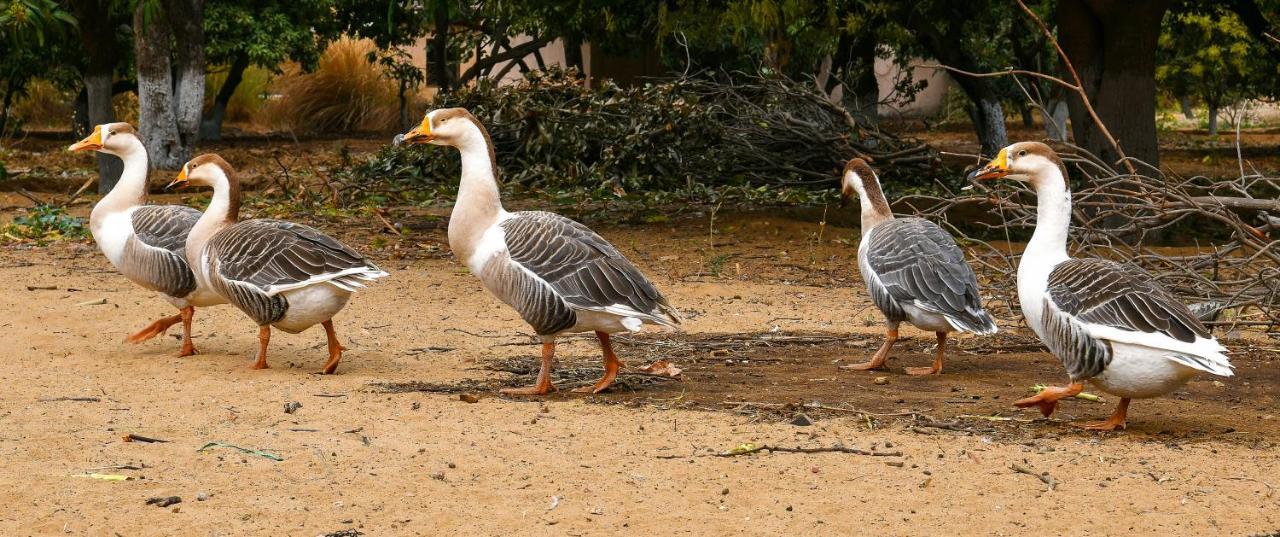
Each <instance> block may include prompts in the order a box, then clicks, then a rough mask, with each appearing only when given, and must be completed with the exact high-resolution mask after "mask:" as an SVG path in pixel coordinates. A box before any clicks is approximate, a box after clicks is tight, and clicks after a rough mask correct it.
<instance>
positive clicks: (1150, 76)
mask: <svg viewBox="0 0 1280 537" xmlns="http://www.w3.org/2000/svg"><path fill="white" fill-rule="evenodd" d="M1168 7H1169V2H1168V0H1150V1H1147V2H1129V1H1126V0H1061V2H1059V4H1058V16H1057V19H1058V36H1059V41H1060V42H1061V45H1062V48H1063V50H1064V51H1065V52H1066V54H1067V57H1068V58H1070V59H1071V63H1072V65H1073V66H1075V69H1076V72H1077V73H1078V74H1079V75H1080V80H1081V83H1082V84H1083V86H1084V90H1085V94H1086V95H1088V97H1089V99H1090V101H1091V102H1092V103H1093V107H1094V110H1096V111H1097V113H1098V117H1099V118H1100V119H1101V120H1102V122H1103V124H1105V125H1106V126H1107V128H1108V129H1109V130H1110V131H1111V134H1112V136H1114V137H1115V139H1116V140H1117V141H1118V142H1119V143H1120V144H1121V146H1122V147H1123V148H1124V152H1125V154H1127V155H1128V156H1129V157H1133V158H1137V159H1140V160H1142V161H1144V162H1146V163H1148V164H1150V165H1152V166H1159V165H1160V154H1159V145H1158V143H1157V139H1156V83H1155V66H1156V39H1157V38H1158V37H1159V36H1160V21H1161V19H1163V18H1164V13H1165V11H1166V10H1167V9H1168ZM1068 102H1069V105H1070V109H1071V127H1072V131H1073V132H1074V133H1075V142H1076V144H1078V145H1080V146H1081V147H1083V148H1085V149H1087V150H1089V151H1091V152H1093V153H1094V154H1095V155H1098V156H1099V157H1101V158H1102V159H1103V160H1104V161H1107V162H1115V161H1116V160H1118V159H1119V155H1118V154H1117V153H1116V151H1115V150H1114V148H1113V147H1112V146H1111V143H1110V142H1108V141H1107V139H1106V137H1104V136H1103V135H1102V132H1101V131H1100V130H1099V129H1098V128H1097V126H1096V125H1095V123H1094V122H1093V120H1092V118H1090V117H1089V114H1088V112H1087V111H1086V110H1085V107H1084V104H1083V103H1082V102H1081V101H1080V99H1079V98H1078V97H1076V96H1075V95H1072V96H1071V97H1070V98H1069V101H1068Z"/></svg>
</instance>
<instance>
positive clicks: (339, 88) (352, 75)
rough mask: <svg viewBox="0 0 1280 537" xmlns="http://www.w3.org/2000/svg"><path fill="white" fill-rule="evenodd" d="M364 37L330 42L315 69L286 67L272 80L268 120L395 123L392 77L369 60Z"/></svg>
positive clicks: (297, 125)
mask: <svg viewBox="0 0 1280 537" xmlns="http://www.w3.org/2000/svg"><path fill="white" fill-rule="evenodd" d="M375 49H376V47H375V46H374V44H373V43H372V42H370V41H367V40H355V39H349V38H343V39H340V40H338V41H335V42H333V43H332V44H330V45H329V48H327V49H326V50H325V52H324V55H322V56H321V57H320V62H319V64H318V65H317V67H316V70H315V71H314V72H311V73H305V72H303V71H302V68H301V67H299V66H298V65H290V66H288V67H286V68H285V72H284V74H283V75H282V76H280V77H278V78H276V80H275V82H274V83H273V84H272V89H273V91H274V92H275V94H276V95H273V96H272V98H271V99H270V102H269V103H268V105H267V109H266V117H267V120H268V122H269V123H270V124H271V126H273V127H276V128H285V129H290V130H295V131H306V132H350V131H389V130H392V129H395V128H397V127H398V126H399V125H398V119H399V118H398V115H399V101H398V99H397V97H396V91H397V87H396V83H395V82H394V81H392V80H390V79H389V78H387V77H385V76H382V71H381V70H380V68H379V67H378V66H377V65H374V64H372V63H370V62H369V60H368V57H369V53H370V52H373V51H374V50H375Z"/></svg>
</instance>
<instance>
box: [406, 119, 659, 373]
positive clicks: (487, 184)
mask: <svg viewBox="0 0 1280 537" xmlns="http://www.w3.org/2000/svg"><path fill="white" fill-rule="evenodd" d="M399 139H400V140H402V141H403V142H404V143H407V144H420V143H429V144H435V145H448V146H453V147H456V148H457V149H458V152H459V153H461V155H462V182H461V185H460V186H459V187H458V199H457V201H455V202H454V205H453V213H452V214H451V215H450V217H449V248H450V249H452V250H453V254H454V255H455V256H457V258H458V260H459V261H462V262H463V263H464V264H466V265H467V268H469V269H471V273H472V274H475V275H476V276H477V277H479V278H480V282H481V283H482V284H483V285H484V287H485V289H488V290H489V292H491V293H493V294H494V295H495V296H497V297H498V299H500V300H502V301H503V302H505V303H507V305H509V306H511V307H512V308H513V309H515V310H516V311H517V312H518V313H519V314H520V316H521V317H522V318H524V320H525V322H527V323H529V325H530V326H532V327H533V329H534V331H536V332H537V333H538V337H539V338H541V339H542V365H541V368H540V369H539V371H538V380H537V384H535V385H534V386H531V387H528V388H513V389H505V390H502V391H503V393H507V394H511V395H545V394H547V393H550V392H551V391H553V390H555V387H554V386H553V385H552V383H551V362H552V360H553V359H554V357H555V339H556V337H557V336H559V335H561V334H566V333H574V332H595V334H596V337H597V338H598V339H599V340H600V347H601V351H602V352H603V354H604V361H605V373H604V376H603V377H601V378H600V380H599V381H597V382H596V383H595V384H594V385H592V386H586V387H583V388H581V389H579V390H578V391H584V392H593V393H599V392H602V391H604V390H606V389H608V388H609V386H610V385H612V384H613V381H614V379H615V378H616V377H617V375H618V371H619V369H620V368H621V367H622V362H621V361H619V360H618V357H617V355H615V354H614V352H613V347H612V345H611V344H610V342H609V334H611V333H614V332H636V331H639V330H640V326H641V325H642V324H659V325H663V326H669V327H677V325H679V324H680V317H679V316H678V315H677V313H676V310H675V308H672V307H671V305H670V304H669V303H667V299H666V298H665V297H663V296H662V293H661V292H659V291H658V288H657V287H656V286H654V285H653V282H650V281H649V279H648V278H646V277H645V276H644V274H642V273H641V272H640V269H638V268H636V266H635V265H633V264H631V262H630V261H628V260H627V258H626V257H623V255H622V253H621V252H619V251H618V250H617V248H614V247H613V245H612V244H609V241H606V240H605V239H604V238H603V237H601V236H600V235H597V234H596V233H595V232H594V231H591V230H590V229H589V228H587V226H584V225H582V224H580V223H578V222H574V221H573V220H570V219H568V218H565V217H563V216H560V215H558V214H553V213H548V212H542V211H520V212H514V213H512V212H507V211H506V209H503V208H502V200H501V197H500V195H499V193H498V178H497V171H498V165H497V161H496V158H495V156H494V151H493V142H492V141H491V140H490V139H489V133H488V131H486V130H485V129H484V127H483V126H481V125H480V121H479V120H477V119H476V118H475V116H473V115H471V113H470V112H467V111H466V110H464V109H462V108H448V109H441V110H433V111H431V112H430V113H428V114H427V116H426V117H425V118H424V119H423V120H422V124H421V125H419V126H418V127H417V128H414V129H413V130H411V131H409V132H408V133H405V134H404V136H402V137H399Z"/></svg>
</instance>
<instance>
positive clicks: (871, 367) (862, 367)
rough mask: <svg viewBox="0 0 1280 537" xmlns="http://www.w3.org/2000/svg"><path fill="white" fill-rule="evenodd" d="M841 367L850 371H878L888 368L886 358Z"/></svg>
mask: <svg viewBox="0 0 1280 537" xmlns="http://www.w3.org/2000/svg"><path fill="white" fill-rule="evenodd" d="M840 369H847V370H850V371H878V370H883V369H888V368H887V367H885V366H884V360H880V361H876V360H871V361H867V362H862V363H860V364H849V365H842V366H840Z"/></svg>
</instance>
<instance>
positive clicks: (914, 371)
mask: <svg viewBox="0 0 1280 537" xmlns="http://www.w3.org/2000/svg"><path fill="white" fill-rule="evenodd" d="M907 374H908V375H940V374H942V369H939V368H933V367H908V368H907Z"/></svg>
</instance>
